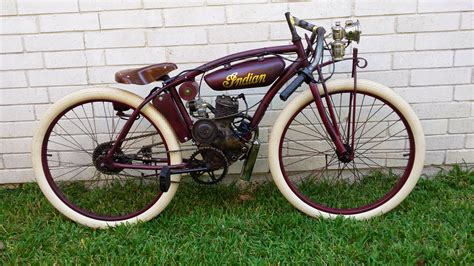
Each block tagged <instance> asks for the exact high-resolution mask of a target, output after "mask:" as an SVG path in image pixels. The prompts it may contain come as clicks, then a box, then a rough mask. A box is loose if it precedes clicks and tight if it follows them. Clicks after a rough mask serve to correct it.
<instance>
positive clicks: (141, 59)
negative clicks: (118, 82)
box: [105, 48, 166, 65]
mask: <svg viewBox="0 0 474 266" xmlns="http://www.w3.org/2000/svg"><path fill="white" fill-rule="evenodd" d="M105 59H106V61H107V65H136V64H153V63H157V62H162V61H166V54H165V48H127V49H112V50H106V51H105Z"/></svg>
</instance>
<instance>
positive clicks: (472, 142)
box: [466, 134, 474, 148]
mask: <svg viewBox="0 0 474 266" xmlns="http://www.w3.org/2000/svg"><path fill="white" fill-rule="evenodd" d="M466 148H474V134H469V135H466Z"/></svg>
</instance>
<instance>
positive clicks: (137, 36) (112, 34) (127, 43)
mask: <svg viewBox="0 0 474 266" xmlns="http://www.w3.org/2000/svg"><path fill="white" fill-rule="evenodd" d="M84 38H85V42H86V48H115V47H137V46H144V45H145V33H144V31H142V30H114V31H101V32H86V33H85V34H84Z"/></svg>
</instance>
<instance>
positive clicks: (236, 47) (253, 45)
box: [228, 41, 288, 54]
mask: <svg viewBox="0 0 474 266" xmlns="http://www.w3.org/2000/svg"><path fill="white" fill-rule="evenodd" d="M285 44H288V43H287V42H281V41H280V42H278V41H269V42H243V43H231V44H228V46H229V54H233V53H237V52H242V51H246V50H251V49H257V48H262V47H270V46H278V45H285Z"/></svg>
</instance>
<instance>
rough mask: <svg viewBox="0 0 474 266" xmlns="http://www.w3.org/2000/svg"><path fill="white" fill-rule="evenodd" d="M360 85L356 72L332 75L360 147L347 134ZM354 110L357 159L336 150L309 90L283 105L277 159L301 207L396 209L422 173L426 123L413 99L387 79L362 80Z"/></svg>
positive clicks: (344, 211) (361, 214)
mask: <svg viewBox="0 0 474 266" xmlns="http://www.w3.org/2000/svg"><path fill="white" fill-rule="evenodd" d="M352 86H353V80H339V81H334V82H330V83H328V93H329V97H330V99H331V102H332V104H333V105H334V111H335V116H336V120H337V121H338V124H339V131H340V132H341V135H342V140H343V142H344V144H345V145H346V147H347V148H348V149H351V148H352V145H351V143H352V142H351V137H348V135H347V131H348V126H349V125H348V123H347V121H348V116H349V109H350V108H349V104H348V103H349V101H350V99H351V95H353V93H352ZM321 95H323V94H321ZM323 102H325V97H323ZM326 109H327V108H326ZM354 117H355V135H354V136H355V138H354V145H353V150H354V151H353V152H354V156H353V158H350V159H347V158H341V157H340V156H338V155H337V154H336V149H335V146H334V143H333V142H332V141H331V139H330V138H329V134H328V133H327V132H326V130H325V127H324V125H323V124H322V122H321V121H322V120H321V118H320V117H319V114H318V111H317V109H316V106H315V104H314V100H313V97H312V95H311V92H310V91H309V90H308V91H305V92H304V93H302V94H301V95H299V96H298V97H297V98H295V100H294V101H292V102H291V103H290V104H289V105H288V106H287V107H286V108H285V109H284V110H283V112H282V114H281V115H280V117H279V118H278V119H277V122H276V123H275V125H274V127H273V129H272V134H271V137H270V144H269V147H270V152H269V160H270V169H271V172H272V175H273V177H274V180H275V182H276V184H277V185H278V188H279V189H280V190H281V191H282V193H283V195H285V197H286V198H287V199H288V200H289V201H290V202H291V203H292V204H293V205H294V206H295V207H297V208H298V209H300V210H301V211H303V212H305V213H307V214H309V215H311V216H318V215H323V216H326V217H335V216H339V215H342V216H350V217H355V218H360V219H364V218H370V217H372V216H375V215H379V214H381V213H385V212H388V211H389V210H391V209H392V208H394V207H395V206H397V205H398V204H399V203H400V202H401V201H402V200H403V199H404V198H405V197H406V196H407V195H408V194H409V193H410V191H411V190H412V189H413V187H414V185H415V184H416V181H417V180H418V178H419V176H420V173H421V170H422V168H423V161H424V137H423V131H422V129H421V126H420V123H419V121H418V119H417V117H416V115H415V114H414V112H413V111H412V110H411V108H410V106H409V105H408V104H407V103H406V102H405V101H403V100H402V99H401V98H400V97H399V96H398V95H396V94H395V93H393V92H392V91H391V90H390V89H388V88H386V87H385V86H382V85H379V84H376V83H374V82H370V81H364V80H359V81H358V87H357V94H356V108H355V116H354ZM349 135H350V136H352V135H351V134H349Z"/></svg>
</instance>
